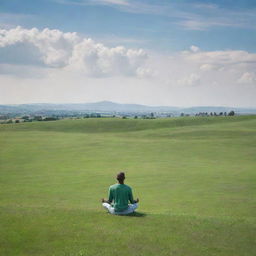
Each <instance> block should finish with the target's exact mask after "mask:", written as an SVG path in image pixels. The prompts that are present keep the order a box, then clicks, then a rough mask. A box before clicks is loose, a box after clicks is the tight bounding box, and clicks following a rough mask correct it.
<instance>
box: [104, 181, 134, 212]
mask: <svg viewBox="0 0 256 256" xmlns="http://www.w3.org/2000/svg"><path fill="white" fill-rule="evenodd" d="M108 200H109V201H114V208H115V211H116V212H122V211H124V210H126V209H127V208H128V203H129V201H130V203H131V204H133V203H134V200H133V196H132V189H131V188H130V187H129V186H128V185H125V184H114V185H112V186H110V188H109V199H108Z"/></svg>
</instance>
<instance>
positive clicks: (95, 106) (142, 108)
mask: <svg viewBox="0 0 256 256" xmlns="http://www.w3.org/2000/svg"><path fill="white" fill-rule="evenodd" d="M231 110H234V111H235V112H237V113H240V114H250V113H251V114H256V108H236V107H223V106H218V107H216V106H195V107H187V108H182V107H175V106H146V105H141V104H121V103H115V102H111V101H100V102H94V103H69V104H65V103H63V104H53V103H34V104H18V105H0V114H7V113H14V112H15V113H17V112H19V113H26V114H33V113H37V112H43V111H81V112H85V111H91V112H93V111H96V112H97V111H101V112H132V113H133V112H171V113H174V114H178V113H182V112H185V113H190V114H195V113H198V112H229V111H231Z"/></svg>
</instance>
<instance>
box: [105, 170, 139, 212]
mask: <svg viewBox="0 0 256 256" xmlns="http://www.w3.org/2000/svg"><path fill="white" fill-rule="evenodd" d="M116 178H117V180H118V184H114V185H112V186H110V187H109V191H108V192H109V193H108V200H105V199H104V198H102V203H103V204H102V205H103V207H104V208H106V209H107V210H108V211H109V212H110V213H112V214H129V213H132V212H134V210H135V209H136V208H137V207H138V204H137V203H138V202H139V199H138V198H137V200H133V195H132V189H131V187H129V186H128V185H125V184H124V180H125V174H124V173H123V172H120V173H119V174H117V177H116ZM113 201H114V203H113V206H112V205H111V203H112V202H113ZM129 202H130V203H131V204H129Z"/></svg>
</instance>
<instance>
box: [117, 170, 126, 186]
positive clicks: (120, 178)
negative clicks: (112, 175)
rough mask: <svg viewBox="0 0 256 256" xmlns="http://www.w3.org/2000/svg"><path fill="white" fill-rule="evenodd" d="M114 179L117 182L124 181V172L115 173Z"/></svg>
mask: <svg viewBox="0 0 256 256" xmlns="http://www.w3.org/2000/svg"><path fill="white" fill-rule="evenodd" d="M116 179H117V180H118V182H119V183H121V184H122V183H124V180H125V174H124V172H119V173H118V174H117V175H116Z"/></svg>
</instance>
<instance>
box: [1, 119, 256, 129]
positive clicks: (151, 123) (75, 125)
mask: <svg viewBox="0 0 256 256" xmlns="http://www.w3.org/2000/svg"><path fill="white" fill-rule="evenodd" d="M255 119H256V116H255V115H243V116H226V117H224V116H218V117H214V116H213V117H177V118H157V119H120V118H89V119H88V118H86V119H75V120H70V119H63V120H58V121H51V122H32V123H19V124H4V125H1V126H0V131H54V132H71V133H72V132H78V133H104V132H108V133H111V132H112V133H113V132H114V133H116V132H133V131H142V130H154V129H162V128H178V127H184V126H201V125H211V124H221V123H229V122H242V121H247V120H249V121H250V120H255Z"/></svg>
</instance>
